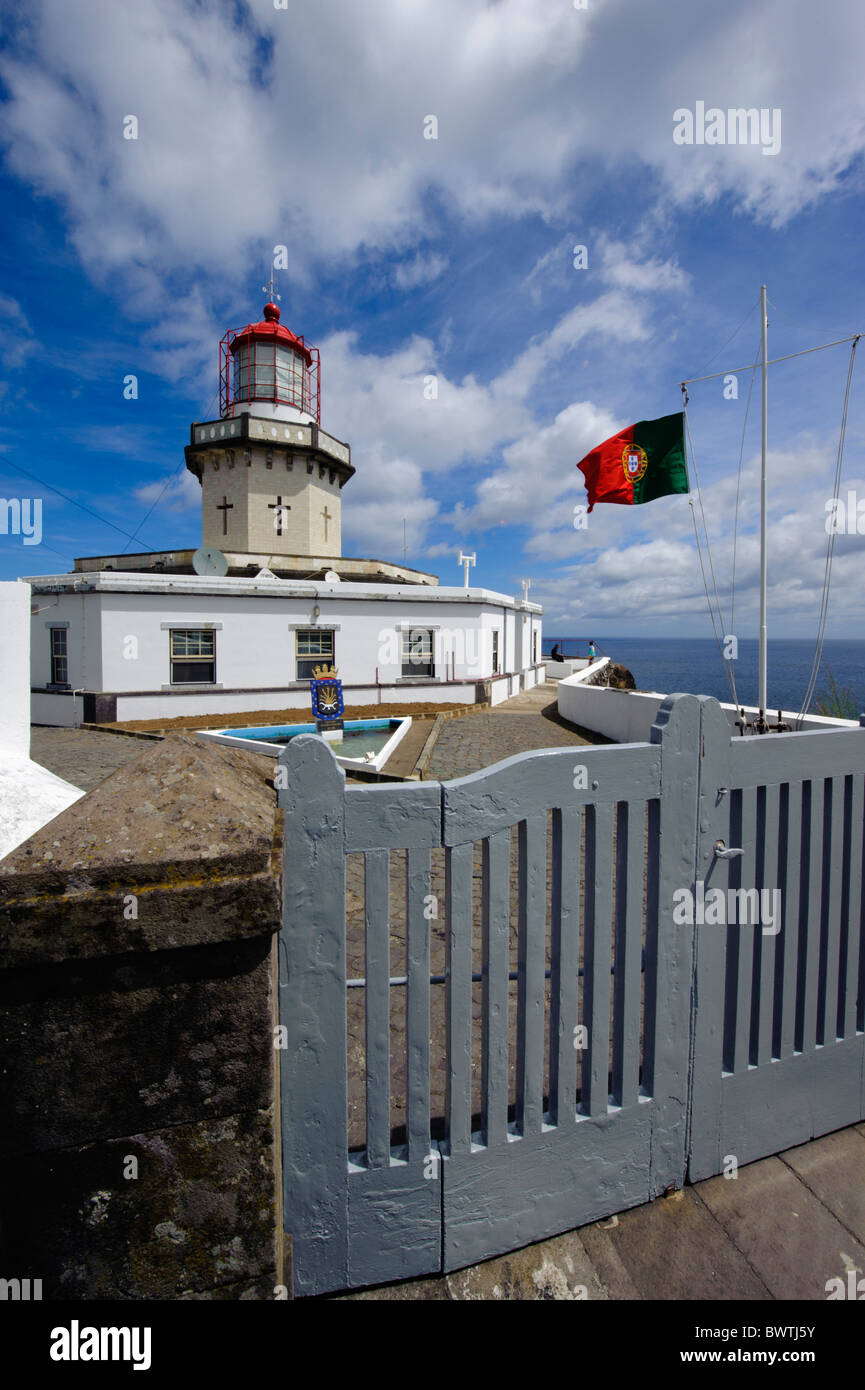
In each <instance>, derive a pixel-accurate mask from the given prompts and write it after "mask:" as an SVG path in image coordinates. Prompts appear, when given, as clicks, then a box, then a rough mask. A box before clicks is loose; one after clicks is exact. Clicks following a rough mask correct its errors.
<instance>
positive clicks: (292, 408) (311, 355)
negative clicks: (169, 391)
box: [219, 303, 321, 424]
mask: <svg viewBox="0 0 865 1390" xmlns="http://www.w3.org/2000/svg"><path fill="white" fill-rule="evenodd" d="M253 407H255V408H256V410H257V412H258V413H260V414H266V415H268V416H269V417H272V418H274V419H279V420H300V419H307V420H309V419H312V420H315V422H316V424H320V423H321V362H320V359H319V355H318V348H315V347H312V346H310V344H308V343H306V342H304V340H303V338H298V337H297V335H296V334H294V333H292V332H291V330H290V329H288V328H285V327H283V325H282V324H281V323H280V322H279V309H278V308H277V306H276V305H275V304H273V303H269V304H265V306H264V318H263V319H262V321H261V322H260V323H248V324H247V325H246V327H245V328H241V329H239V330H238V331H237V332H235V330H234V329H231V328H230V329H229V330H228V332H227V333H226V335H225V337H224V338H223V339H222V342H221V343H220V345H219V409H220V414H221V415H222V417H223V418H225V416H227V415H240V414H242V413H243V412H244V411H245V410H250V409H252V408H253Z"/></svg>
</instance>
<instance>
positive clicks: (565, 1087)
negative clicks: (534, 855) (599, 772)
mask: <svg viewBox="0 0 865 1390" xmlns="http://www.w3.org/2000/svg"><path fill="white" fill-rule="evenodd" d="M580 820H581V811H580V807H579V806H564V807H562V808H561V809H560V810H559V809H557V810H556V811H554V812H553V854H552V873H553V882H552V892H551V914H552V922H551V932H550V943H551V944H550V950H551V955H552V959H551V961H550V1119H551V1121H552V1123H553V1124H556V1125H558V1126H559V1127H560V1128H561V1127H567V1126H571V1125H574V1124H576V1098H577V1026H578V1022H579V1019H578V1015H577V985H578V979H579V976H578V971H579V964H580V960H579V954H580V952H579V948H580Z"/></svg>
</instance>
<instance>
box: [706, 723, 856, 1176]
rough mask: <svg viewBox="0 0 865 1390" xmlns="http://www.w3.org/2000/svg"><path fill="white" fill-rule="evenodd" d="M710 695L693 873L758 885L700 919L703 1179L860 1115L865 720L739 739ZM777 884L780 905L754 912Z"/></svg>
mask: <svg viewBox="0 0 865 1390" xmlns="http://www.w3.org/2000/svg"><path fill="white" fill-rule="evenodd" d="M700 703H701V724H702V729H703V756H702V759H701V767H700V827H699V838H698V847H697V876H698V878H699V879H700V880H702V881H703V883H704V885H705V887H704V890H703V893H704V900H705V895H706V894H707V893H708V891H709V889H710V888H716V889H720V890H721V892H722V893H723V894H724V895H725V896H726V897H727V898H728V899H729V901H730V906H731V907H733V900H732V898H731V897H730V893H731V890H732V892H734V893H736V894H737V895H741V894H742V893H743V892H744V893H746V894H747V893H750V895H751V898H750V903H749V902H748V900H747V899H746V898H745V897H743V896H739V897H738V898H737V903H736V907H735V910H734V911H732V912H730V911H728V913H727V917H728V921H727V923H726V924H717V923H714V922H708V921H705V922H703V923H702V924H699V923H698V924H697V926H696V958H697V975H696V979H697V991H696V1008H695V1014H694V1022H695V1028H694V1056H693V1070H692V1102H691V1118H690V1127H691V1134H690V1161H689V1176H690V1177H691V1178H692V1179H694V1180H696V1179H698V1178H701V1177H708V1176H710V1175H711V1174H713V1173H718V1172H720V1171H721V1170H722V1167H723V1165H724V1160H725V1158H726V1157H727V1156H728V1155H729V1156H732V1157H734V1158H736V1159H737V1160H738V1162H739V1163H748V1162H751V1161H752V1160H753V1159H757V1158H762V1157H764V1156H765V1155H767V1154H772V1153H778V1152H779V1151H780V1150H781V1149H785V1148H788V1147H790V1146H791V1145H793V1144H800V1143H803V1142H805V1141H806V1140H808V1139H811V1138H813V1137H814V1136H815V1135H818V1134H826V1133H828V1132H829V1131H830V1130H834V1129H839V1128H841V1127H842V1126H843V1125H848V1124H853V1123H855V1122H857V1121H858V1120H861V1119H862V1118H863V1116H865V1032H863V1026H865V1017H863V1015H865V984H863V967H865V917H863V898H862V840H863V787H865V732H860V731H858V730H846V729H842V730H827V731H826V732H825V733H824V732H809V733H800V734H777V735H772V736H771V737H769V738H761V739H753V738H746V739H741V738H734V739H730V737H729V729H728V727H727V722H726V719H725V718H724V715H723V711H722V710H721V708H720V706H719V705H718V704H716V702H715V701H714V700H708V699H704V700H701V702H700ZM719 841H723V842H724V843H723V847H721V846H720V845H718V842H719ZM716 845H718V848H722V849H723V851H726V850H730V849H733V850H741V854H738V853H737V854H735V855H734V856H733V857H729V858H728V857H726V855H725V854H724V853H722V854H721V855H719V854H718V853H717V850H716V848H715V847H716ZM773 891H777V894H778V899H777V905H776V906H777V910H778V920H777V921H774V922H770V923H768V924H767V923H766V922H765V921H763V920H761V921H760V922H754V921H753V917H754V915H755V914H754V911H753V907H754V906H755V905H756V901H757V900H756V899H755V897H754V894H755V892H756V893H761V892H766V893H767V894H768V893H772V892H773ZM768 905H769V907H770V914H771V908H772V905H771V900H770V901H769V904H768ZM705 915H707V914H706V913H705V912H704V916H705ZM760 915H761V919H762V916H763V914H762V910H761V914H760ZM733 918H735V919H736V920H731V919H733Z"/></svg>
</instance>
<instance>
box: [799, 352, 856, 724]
mask: <svg viewBox="0 0 865 1390" xmlns="http://www.w3.org/2000/svg"><path fill="white" fill-rule="evenodd" d="M861 336H862V335H861V334H859V333H857V334H856V335H855V337H854V338H853V342H852V346H851V348H850V362H849V365H848V367H847V385H846V387H845V390H844V406H843V409H842V411H841V429H840V431H839V434H838V454H837V458H836V460H835V482H834V493H833V496H835V497H837V496H838V489H839V487H840V486H841V467H842V462H843V458H844V443H845V439H846V436H847V412H848V409H849V405H850V387H851V384H852V381H853V364H854V362H855V360H856V348H857V347H858V345H859V339H860V337H861ZM836 533H837V528H836V526H835V525H834V518H833V525H832V527H831V529H830V532H829V539H828V542H827V544H826V562H825V565H824V570H823V594H822V597H821V600H820V616H819V618H818V620H817V641H816V644H815V647H814V659H813V661H812V663H811V672H810V675H809V677H808V686H807V689H806V691H805V698H804V700H803V701H802V708H801V709H800V710H799V717H798V720H797V722H798V724H799V727H800V728H801V727H802V720H803V719H804V717H805V715H806V714H807V713H808V710H809V708H810V705H811V701H812V700H813V698H814V688H815V686H816V684H817V677H818V675H819V674H820V666H821V663H822V660H823V641H824V638H825V634H826V620H827V618H828V616H829V590H830V586H831V583H832V558H833V556H834V553H835V536H836Z"/></svg>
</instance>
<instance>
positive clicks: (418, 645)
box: [402, 627, 435, 677]
mask: <svg viewBox="0 0 865 1390" xmlns="http://www.w3.org/2000/svg"><path fill="white" fill-rule="evenodd" d="M434 636H435V634H434V633H433V632H432V631H430V630H429V629H428V628H424V627H411V628H404V629H403V634H402V674H403V677H407V676H434V675H435V654H434Z"/></svg>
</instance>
